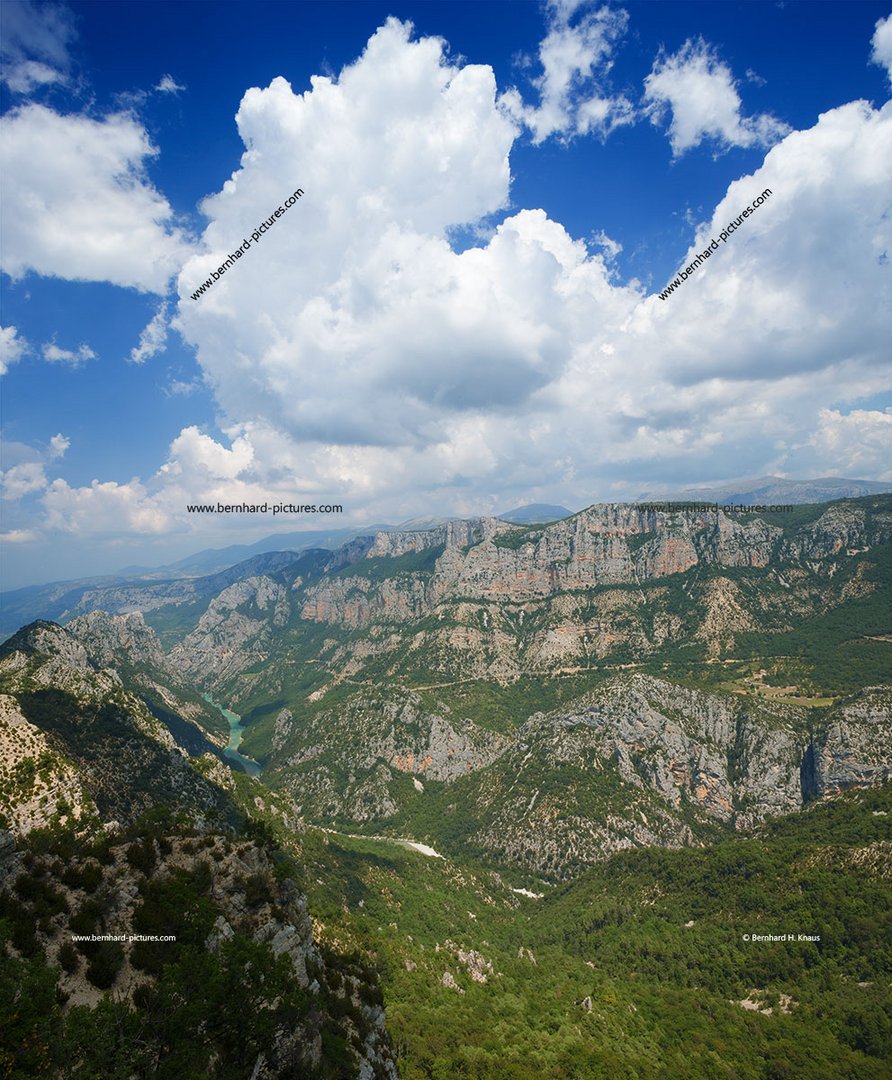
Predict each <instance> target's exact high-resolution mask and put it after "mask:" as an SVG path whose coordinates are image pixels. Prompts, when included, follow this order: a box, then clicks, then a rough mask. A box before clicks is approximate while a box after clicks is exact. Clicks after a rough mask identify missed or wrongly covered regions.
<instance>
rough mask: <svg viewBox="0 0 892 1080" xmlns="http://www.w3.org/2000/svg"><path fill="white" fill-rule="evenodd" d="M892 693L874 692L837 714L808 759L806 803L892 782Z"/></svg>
mask: <svg viewBox="0 0 892 1080" xmlns="http://www.w3.org/2000/svg"><path fill="white" fill-rule="evenodd" d="M890 747H892V689H890V688H889V687H870V688H868V689H865V690H863V691H861V693H860V694H857V695H855V696H854V697H853V698H851V699H849V700H848V701H845V702H842V703H841V704H840V705H839V706H837V707H836V708H834V709H833V711H832V713H831V715H830V717H829V718H828V722H827V724H826V726H825V730H824V732H823V734H822V735H821V736H820V737H819V738H817V739H815V741H813V742H812V743H811V744H810V745H809V746H808V749H807V751H806V753H805V755H804V758H803V762H802V769H801V785H802V794H803V797H804V798H805V799H807V800H811V799H821V798H826V797H827V796H830V795H834V794H836V793H837V792H839V791H845V790H846V789H848V788H853V787H870V786H872V785H874V784H882V783H888V782H889V781H890V780H892V751H890Z"/></svg>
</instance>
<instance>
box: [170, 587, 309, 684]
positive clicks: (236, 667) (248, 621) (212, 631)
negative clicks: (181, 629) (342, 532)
mask: <svg viewBox="0 0 892 1080" xmlns="http://www.w3.org/2000/svg"><path fill="white" fill-rule="evenodd" d="M289 613H290V606H289V601H288V591H287V590H286V588H285V587H284V586H283V585H281V584H280V583H279V582H277V581H275V580H273V579H272V578H269V577H248V578H245V579H244V580H241V581H236V582H235V583H233V584H232V585H229V586H228V587H227V588H225V589H223V591H222V592H220V593H219V594H218V595H217V596H215V597H214V599H213V600H212V601H211V603H210V604H209V606H208V609H207V611H206V612H205V613H204V614H203V615H202V616H201V619H200V620H199V622H198V626H197V627H196V628H195V630H193V631H192V633H190V634H189V635H188V636H187V637H186V638H185V639H184V640H183V641H182V642H181V643H180V644H179V645H177V646H176V647H175V648H174V649H173V651H172V652H171V657H170V658H171V662H172V663H173V664H174V665H175V666H176V667H177V669H178V670H179V671H180V672H181V673H182V674H183V675H184V676H185V677H187V678H190V679H191V680H192V681H193V682H194V683H195V684H197V685H198V686H201V687H202V688H211V689H212V688H214V687H215V686H217V685H218V684H219V683H220V682H222V681H224V680H226V679H227V678H231V677H232V676H234V675H237V674H239V673H240V672H241V671H244V670H245V669H246V668H248V667H250V666H251V665H252V664H256V663H258V662H262V661H263V660H265V659H266V657H267V655H268V652H269V646H270V642H271V640H272V639H273V637H274V636H275V634H276V633H277V632H278V631H280V630H281V629H282V627H283V626H285V624H286V623H287V621H288V617H289Z"/></svg>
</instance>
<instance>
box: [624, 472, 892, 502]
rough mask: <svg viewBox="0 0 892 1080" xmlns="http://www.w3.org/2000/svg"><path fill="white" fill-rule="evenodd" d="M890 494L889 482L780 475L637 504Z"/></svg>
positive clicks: (655, 496) (657, 495) (680, 491)
mask: <svg viewBox="0 0 892 1080" xmlns="http://www.w3.org/2000/svg"><path fill="white" fill-rule="evenodd" d="M890 491H892V481H881V480H847V479H844V478H842V477H838V476H824V477H820V478H818V479H816V480H784V479H783V478H782V477H780V476H760V477H758V478H757V479H754V480H741V481H739V482H738V483H734V484H722V485H720V486H718V487H687V488H676V489H669V490H651V491H645V492H644V493H643V494H641V495H639V497H638V498H639V501H641V502H648V501H651V502H656V501H661V502H715V503H725V504H727V505H743V506H750V505H753V506H759V505H779V504H784V503H792V504H794V505H802V504H805V503H820V502H830V501H832V500H834V499H860V498H863V497H864V496H865V495H885V494H887V493H888V492H890Z"/></svg>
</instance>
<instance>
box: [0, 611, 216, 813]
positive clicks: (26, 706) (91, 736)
mask: <svg viewBox="0 0 892 1080" xmlns="http://www.w3.org/2000/svg"><path fill="white" fill-rule="evenodd" d="M0 694H3V695H7V696H6V697H4V698H3V700H4V702H5V712H4V716H5V719H6V725H5V731H6V735H5V739H4V742H5V744H6V745H7V746H8V747H9V754H8V756H9V763H10V765H9V770H8V771H7V772H6V773H5V774H4V775H3V778H2V783H0V800H2V799H5V800H6V801H7V802H10V803H12V802H19V801H21V802H22V804H23V806H25V807H26V808H27V807H28V806H29V805H30V802H29V800H31V799H32V798H36V799H37V800H38V805H39V807H41V808H43V809H42V810H41V813H45V814H49V815H51V814H53V813H57V812H60V813H62V815H63V817H64V816H67V815H71V816H73V817H74V818H77V817H79V816H80V815H81V813H82V812H83V811H84V810H85V809H93V808H95V810H96V811H97V812H98V813H99V814H100V816H101V817H103V819H105V820H115V821H130V820H133V819H134V818H135V817H137V816H138V815H139V814H140V813H142V812H143V811H145V810H147V809H149V808H150V807H153V806H157V805H166V806H173V807H181V808H183V809H184V811H186V812H187V813H189V814H195V815H196V816H197V820H201V821H217V822H221V821H228V820H229V819H230V818H231V816H232V813H233V810H232V807H231V806H230V805H229V803H228V802H227V800H226V799H225V797H224V796H223V793H222V791H221V789H220V788H219V787H218V786H217V785H216V784H214V783H211V782H209V781H207V780H206V779H204V777H203V776H202V775H201V774H200V773H199V772H198V771H196V769H195V768H193V766H192V764H191V761H190V758H189V755H188V753H186V752H185V751H184V750H183V749H182V748H181V747H180V746H179V745H178V743H177V740H176V739H175V738H174V736H173V734H172V733H171V730H170V729H169V728H168V727H167V725H166V724H165V723H163V722H162V721H161V720H159V719H158V718H157V717H156V716H155V715H153V713H152V712H151V711H150V710H149V708H148V707H147V706H146V704H145V703H144V702H143V700H142V699H141V698H140V697H139V696H138V695H137V694H136V693H134V692H133V691H131V690H130V689H127V688H126V687H125V686H124V684H123V682H122V680H121V677H120V675H119V674H118V673H117V671H116V670H115V669H113V668H104V669H102V670H97V669H96V668H95V667H94V666H93V664H92V663H91V661H90V659H89V657H88V655H87V650H86V648H85V647H84V645H83V644H82V643H81V642H80V641H79V640H78V639H77V638H76V637H75V636H74V635H73V634H71V633H69V631H68V630H66V629H63V628H62V627H60V626H56V625H54V624H51V623H36V624H32V625H31V626H29V627H25V628H24V629H23V630H22V631H20V632H19V633H18V634H16V635H15V636H14V637H13V638H12V639H10V640H9V641H7V642H6V643H5V644H4V645H3V647H2V649H0ZM207 745H208V744H207V743H206V741H204V740H202V747H203V748H204V747H205V746H207ZM35 755H36V756H35ZM32 761H33V765H32V764H29V762H32ZM23 770H24V772H25V773H27V774H28V775H29V776H30V775H31V773H32V772H35V770H36V772H35V776H36V779H34V778H32V779H31V780H30V781H29V783H30V784H31V787H30V788H29V793H28V794H26V793H25V792H24V790H23V789H22V787H21V784H22V776H23V775H24V773H23ZM35 785H38V786H35ZM55 788H59V789H60V791H61V789H62V788H64V790H65V791H69V792H70V794H72V799H68V798H67V797H66V796H65V794H64V792H63V793H61V794H60V795H59V797H58V799H57V800H56V805H55V806H53V807H52V809H50V800H51V790H50V789H55ZM60 803H61V805H62V807H64V808H67V809H63V810H61V811H59V810H58V804H60ZM22 813H25V811H24V810H23V811H22ZM36 813H37V812H36V811H34V813H32V812H31V811H28V812H27V813H25V817H23V818H22V822H21V827H22V828H23V829H24V828H25V827H26V825H27V823H28V822H32V821H34V820H35V814H36ZM37 816H38V817H39V816H40V815H39V814H38V815H37ZM30 827H33V824H32V825H31V826H30Z"/></svg>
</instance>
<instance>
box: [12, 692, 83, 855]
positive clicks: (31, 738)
mask: <svg viewBox="0 0 892 1080" xmlns="http://www.w3.org/2000/svg"><path fill="white" fill-rule="evenodd" d="M91 811H92V812H95V807H94V806H93V801H92V799H91V798H90V796H89V795H88V793H87V791H86V790H85V788H84V785H83V784H82V782H81V779H80V777H79V775H78V772H77V769H76V768H75V767H74V765H72V764H71V763H70V762H68V761H66V760H65V759H64V758H63V757H62V755H61V754H59V753H58V751H57V750H56V748H55V747H54V746H53V745H52V743H51V742H50V740H49V739H48V738H47V736H46V735H45V734H44V733H43V732H42V731H41V730H40V728H38V727H35V726H34V724H30V723H29V722H28V721H27V720H26V718H25V717H24V715H23V714H22V711H21V709H20V708H19V705H18V702H17V701H16V699H15V698H14V697H11V696H10V695H8V694H0V821H2V822H4V823H5V824H6V825H7V826H8V828H9V829H10V830H11V832H12V833H13V834H14V835H17V836H23V835H25V834H26V833H29V832H30V831H31V830H32V829H39V828H44V827H46V826H47V825H49V824H50V823H51V822H53V821H61V822H62V823H63V824H64V823H66V822H67V821H71V822H75V821H77V820H78V819H79V818H80V817H81V816H82V815H83V814H84V813H85V812H86V813H89V812H91Z"/></svg>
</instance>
